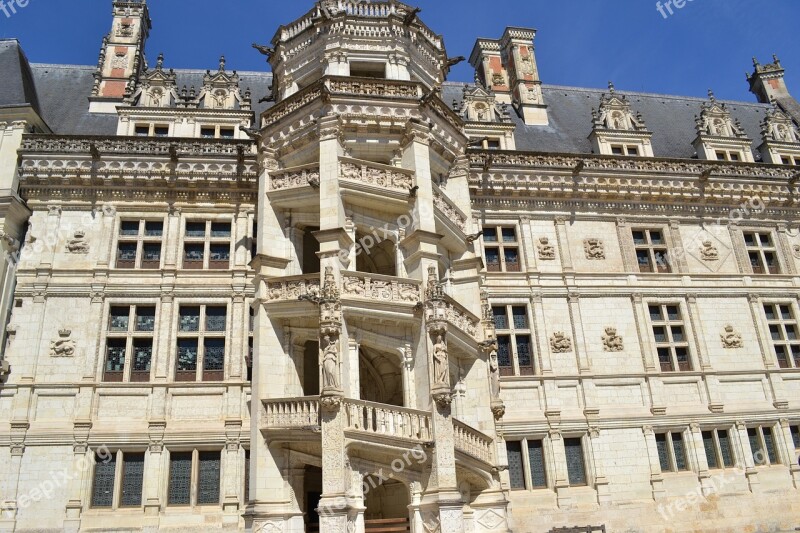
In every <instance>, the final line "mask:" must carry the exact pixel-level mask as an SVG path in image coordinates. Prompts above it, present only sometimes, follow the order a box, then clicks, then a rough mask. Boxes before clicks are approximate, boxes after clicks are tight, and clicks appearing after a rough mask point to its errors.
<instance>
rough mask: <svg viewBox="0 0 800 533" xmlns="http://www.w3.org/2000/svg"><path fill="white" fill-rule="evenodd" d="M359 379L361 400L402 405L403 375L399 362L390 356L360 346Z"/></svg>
mask: <svg viewBox="0 0 800 533" xmlns="http://www.w3.org/2000/svg"><path fill="white" fill-rule="evenodd" d="M359 381H360V383H361V391H360V397H361V399H362V400H366V401H368V402H375V403H383V404H386V405H396V406H398V407H403V376H402V374H401V373H400V366H399V364H398V363H397V362H396V361H395V360H394V359H393V358H392V357H391V356H389V355H386V354H383V353H381V352H379V351H377V350H373V349H365V348H364V347H363V346H362V347H361V350H360V352H359Z"/></svg>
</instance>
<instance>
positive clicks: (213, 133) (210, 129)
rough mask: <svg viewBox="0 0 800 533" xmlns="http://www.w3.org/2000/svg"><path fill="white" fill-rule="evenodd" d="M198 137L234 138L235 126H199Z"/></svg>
mask: <svg viewBox="0 0 800 533" xmlns="http://www.w3.org/2000/svg"><path fill="white" fill-rule="evenodd" d="M200 138H202V139H235V138H236V128H233V127H230V126H201V127H200Z"/></svg>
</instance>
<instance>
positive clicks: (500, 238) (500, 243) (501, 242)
mask: <svg viewBox="0 0 800 533" xmlns="http://www.w3.org/2000/svg"><path fill="white" fill-rule="evenodd" d="M482 229H483V232H484V233H483V239H482V241H483V259H484V264H485V269H486V272H493V273H494V272H511V273H515V274H516V273H520V272H524V269H523V264H522V249H523V246H522V241H521V240H520V237H521V235H520V228H519V226H518V225H517V224H491V225H486V224H484V225H483V227H482ZM486 230H493V231H494V232H495V235H496V240H495V241H488V240H486ZM503 230H512V231H513V232H514V240H513V241H506V240H505V239H504V235H503ZM489 249H492V250H496V251H497V254H498V260H499V262H498V263H497V265H498V266H497V269H493V268H490V266H489V265H490V263H489V260H488V256H487V250H489ZM506 249H508V250H515V251H516V253H517V262H516V265H517V266H516V268H514V267H512V268H509V267H508V265H509V264H511V265H513V264H514V263H508V261H507V260H506ZM492 264H494V263H492Z"/></svg>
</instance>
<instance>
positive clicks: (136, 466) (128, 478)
mask: <svg viewBox="0 0 800 533" xmlns="http://www.w3.org/2000/svg"><path fill="white" fill-rule="evenodd" d="M122 466H123V468H122V498H121V501H120V505H122V506H123V507H138V506H140V505H141V504H142V482H143V480H144V454H143V453H126V454H125V455H124V456H123V461H122Z"/></svg>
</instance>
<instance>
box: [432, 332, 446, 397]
mask: <svg viewBox="0 0 800 533" xmlns="http://www.w3.org/2000/svg"><path fill="white" fill-rule="evenodd" d="M449 364H450V363H449V360H448V355H447V343H446V342H445V341H444V337H443V336H442V335H439V336H438V337H436V343H435V344H434V345H433V376H434V381H435V382H436V383H437V384H441V385H449V379H448V370H449V369H448V365H449Z"/></svg>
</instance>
